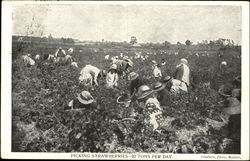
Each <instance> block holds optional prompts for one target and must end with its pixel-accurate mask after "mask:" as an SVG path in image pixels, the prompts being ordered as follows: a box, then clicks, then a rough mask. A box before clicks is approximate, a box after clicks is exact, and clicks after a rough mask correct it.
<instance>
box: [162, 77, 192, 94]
mask: <svg viewBox="0 0 250 161" xmlns="http://www.w3.org/2000/svg"><path fill="white" fill-rule="evenodd" d="M163 83H165V84H166V88H167V89H168V90H169V91H170V92H171V93H173V94H178V93H179V92H180V91H183V92H188V89H187V85H186V83H184V82H183V81H180V80H177V79H173V77H170V76H166V77H164V78H163Z"/></svg>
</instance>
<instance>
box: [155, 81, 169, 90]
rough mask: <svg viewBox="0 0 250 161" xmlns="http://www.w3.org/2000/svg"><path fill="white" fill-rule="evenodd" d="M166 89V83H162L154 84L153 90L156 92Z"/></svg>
mask: <svg viewBox="0 0 250 161" xmlns="http://www.w3.org/2000/svg"><path fill="white" fill-rule="evenodd" d="M165 87H166V84H165V83H161V82H155V83H154V84H153V90H154V91H161V90H163V89H164V88H165Z"/></svg>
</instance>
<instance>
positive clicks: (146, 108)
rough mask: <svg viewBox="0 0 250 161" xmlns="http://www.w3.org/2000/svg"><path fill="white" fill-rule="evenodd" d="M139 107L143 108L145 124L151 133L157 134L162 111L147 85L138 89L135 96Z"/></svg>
mask: <svg viewBox="0 0 250 161" xmlns="http://www.w3.org/2000/svg"><path fill="white" fill-rule="evenodd" d="M135 97H136V99H137V101H138V103H139V106H140V107H142V108H143V114H144V116H145V119H144V121H145V123H146V126H148V127H149V128H150V129H152V130H153V131H157V132H159V130H158V128H159V127H160V126H161V123H162V120H163V118H162V109H161V107H160V102H159V101H158V100H157V98H156V96H155V94H154V91H153V90H152V89H151V88H150V87H149V86H147V85H142V86H140V87H139V89H138V91H137V92H136V94H135Z"/></svg>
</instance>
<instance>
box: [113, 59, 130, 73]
mask: <svg viewBox="0 0 250 161" xmlns="http://www.w3.org/2000/svg"><path fill="white" fill-rule="evenodd" d="M114 64H116V65H117V73H118V75H119V76H124V75H126V74H127V73H129V68H130V67H133V62H132V61H131V60H130V59H123V60H117V61H116V62H115V63H114Z"/></svg>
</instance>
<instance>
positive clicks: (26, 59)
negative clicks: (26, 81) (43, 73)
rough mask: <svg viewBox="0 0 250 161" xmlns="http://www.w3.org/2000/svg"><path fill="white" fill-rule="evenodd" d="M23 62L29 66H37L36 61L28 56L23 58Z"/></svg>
mask: <svg viewBox="0 0 250 161" xmlns="http://www.w3.org/2000/svg"><path fill="white" fill-rule="evenodd" d="M23 61H24V63H25V64H27V65H28V64H29V65H35V61H34V60H33V59H32V58H31V57H28V56H27V55H25V56H23Z"/></svg>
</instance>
